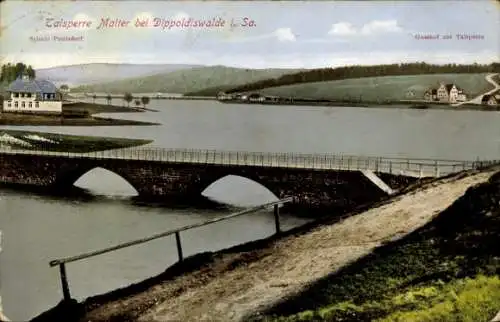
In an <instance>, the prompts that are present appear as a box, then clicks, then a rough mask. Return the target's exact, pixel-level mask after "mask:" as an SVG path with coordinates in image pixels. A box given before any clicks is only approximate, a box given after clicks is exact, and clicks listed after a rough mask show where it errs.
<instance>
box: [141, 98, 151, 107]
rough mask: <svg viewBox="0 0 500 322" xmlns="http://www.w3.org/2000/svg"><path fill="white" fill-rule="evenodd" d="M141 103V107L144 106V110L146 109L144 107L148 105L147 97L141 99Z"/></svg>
mask: <svg viewBox="0 0 500 322" xmlns="http://www.w3.org/2000/svg"><path fill="white" fill-rule="evenodd" d="M141 102H142V105H143V106H144V108H146V105H148V104H149V96H143V97H141Z"/></svg>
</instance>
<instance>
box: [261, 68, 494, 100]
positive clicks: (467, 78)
mask: <svg viewBox="0 0 500 322" xmlns="http://www.w3.org/2000/svg"><path fill="white" fill-rule="evenodd" d="M486 75H488V74H487V73H470V74H430V75H429V74H428V75H402V76H381V77H362V78H355V79H343V80H337V81H324V82H311V83H300V84H294V85H285V86H276V87H268V88H264V89H261V90H256V91H255V92H258V93H261V94H264V95H271V96H273V95H275V96H282V97H296V98H308V99H317V100H320V99H326V100H347V101H350V100H362V101H379V100H405V99H423V97H424V93H425V91H426V90H427V89H429V88H430V87H435V88H437V87H438V84H439V83H440V82H444V83H453V84H457V85H458V86H459V87H461V88H462V89H463V90H464V91H465V93H466V94H467V95H468V96H469V97H470V98H473V97H475V96H477V95H479V94H481V93H484V92H486V91H488V90H490V89H491V88H492V85H491V84H490V83H488V82H487V81H486V78H485V77H486ZM409 94H411V95H412V96H409Z"/></svg>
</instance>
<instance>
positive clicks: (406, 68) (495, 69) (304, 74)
mask: <svg viewBox="0 0 500 322" xmlns="http://www.w3.org/2000/svg"><path fill="white" fill-rule="evenodd" d="M457 73H460V74H463V73H500V63H492V64H469V65H460V64H446V65H435V64H427V63H424V62H421V63H404V64H389V65H373V66H361V65H354V66H345V67H336V68H318V69H310V70H305V71H300V72H297V73H292V74H286V75H283V76H280V77H277V78H271V79H264V80H260V81H256V82H253V83H248V84H245V85H240V86H236V87H227V86H224V87H212V88H207V89H204V90H201V91H196V92H191V93H186V94H184V95H198V96H216V95H217V93H219V92H221V91H223V92H225V93H237V92H248V91H255V90H260V89H264V88H268V87H275V86H284V85H293V84H301V83H312V82H325V81H335V80H342V79H349V78H363V77H376V76H403V75H423V74H457Z"/></svg>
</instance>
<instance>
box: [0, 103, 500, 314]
mask: <svg viewBox="0 0 500 322" xmlns="http://www.w3.org/2000/svg"><path fill="white" fill-rule="evenodd" d="M96 102H101V103H105V100H104V99H103V100H99V99H98V100H96ZM114 104H120V105H121V104H122V101H120V100H118V99H117V100H115V101H114ZM148 107H149V108H153V109H157V110H159V112H147V113H134V114H129V113H127V114H121V115H117V114H110V115H109V116H110V117H120V118H125V119H134V120H144V121H154V122H159V123H161V124H162V125H161V126H147V127H144V126H127V127H69V126H68V127H43V126H40V127H33V126H26V127H21V128H20V127H1V128H11V129H23V130H34V131H40V132H58V133H64V134H78V135H97V136H114V137H130V138H145V139H153V140H154V142H153V143H151V144H150V145H151V146H156V147H165V148H190V149H218V150H238V151H257V152H302V153H344V154H354V155H372V156H387V157H391V156H392V157H398V156H399V157H411V158H438V159H456V160H475V159H476V158H480V159H500V113H499V112H480V111H448V110H409V109H391V108H387V109H373V108H370V109H364V108H352V107H306V106H270V105H269V106H266V105H244V104H235V105H232V104H222V103H219V102H216V101H181V100H158V101H157V100H152V101H151V103H150V104H149V106H148ZM76 184H77V185H78V186H80V187H84V188H86V189H89V191H91V192H92V193H93V194H94V195H95V196H96V198H93V199H90V200H83V199H61V198H53V197H46V196H39V195H33V194H29V193H23V192H19V191H11V190H7V189H0V230H1V231H2V232H3V245H2V248H3V250H2V253H0V279H1V280H0V281H1V292H2V294H1V296H2V301H3V307H4V311H5V314H6V315H7V316H8V317H9V318H11V319H12V320H26V319H29V318H30V317H33V316H34V315H36V314H38V313H40V312H42V311H44V310H45V309H47V308H49V307H51V306H53V305H55V304H56V303H57V302H58V301H59V300H60V299H61V297H62V294H61V290H60V284H59V283H60V282H59V275H58V270H57V269H56V268H49V266H48V262H49V261H50V260H52V259H54V258H58V257H64V256H69V255H74V254H77V253H80V252H86V251H90V250H94V249H98V248H102V247H106V246H111V245H114V244H116V243H120V242H124V241H128V240H130V239H134V238H140V237H143V236H147V235H150V234H154V233H158V232H161V231H164V230H168V229H172V228H174V227H181V226H184V225H187V224H191V223H195V222H199V221H203V220H206V219H209V218H213V217H215V216H220V215H221V214H222V212H221V211H213V210H199V209H198V210H196V209H166V208H159V207H146V206H138V205H135V204H133V203H132V202H131V200H130V196H132V195H134V194H135V191H134V190H133V188H131V187H130V185H128V183H127V182H125V181H124V180H123V179H122V178H120V177H118V176H116V175H115V174H113V173H111V172H108V171H106V170H103V169H95V170H92V171H91V172H89V173H87V174H86V175H84V176H83V177H82V178H80V179H79V181H77V183H76ZM205 194H206V195H208V196H210V197H211V198H214V199H217V200H219V201H223V202H227V203H230V204H233V205H237V206H249V205H254V204H259V203H263V202H266V201H270V200H274V199H275V196H273V195H272V194H271V193H270V192H269V191H267V190H266V189H265V188H264V187H262V186H259V185H257V184H256V183H254V182H251V181H249V180H245V179H243V178H239V177H226V178H223V179H221V180H219V181H217V182H216V183H214V184H213V185H212V186H210V187H209V188H207V190H206V191H205ZM283 219H284V222H283V226H284V228H285V229H289V228H291V227H293V226H297V225H300V224H303V223H304V220H303V219H299V218H294V217H291V216H287V217H284V218H283ZM273 229H274V226H273V217H272V214H271V212H261V213H257V214H253V215H249V216H243V217H239V218H237V219H234V220H230V221H227V222H222V223H218V224H215V225H212V226H208V227H204V228H200V229H197V230H193V231H190V232H186V233H185V234H183V235H182V241H183V246H184V252H185V254H186V255H189V254H194V253H197V252H201V251H206V250H217V249H221V248H226V247H229V246H232V245H236V244H240V243H243V242H246V241H250V240H254V239H258V238H263V237H266V236H269V235H271V234H272V233H273ZM176 256H177V253H176V248H175V242H174V240H173V238H168V237H167V238H165V239H160V240H157V241H153V242H151V243H148V244H144V245H141V246H136V247H132V248H129V249H125V250H121V251H118V252H114V253H109V254H105V255H101V256H98V257H95V258H92V259H89V260H87V261H84V262H80V263H73V264H68V266H67V271H68V277H69V281H70V288H71V291H72V295H73V296H74V297H75V298H77V299H83V298H85V297H87V296H90V295H95V294H98V293H103V292H106V291H109V290H112V289H115V288H117V287H120V286H124V285H128V284H130V283H132V282H137V281H140V280H143V279H145V278H147V277H150V276H152V275H155V274H158V273H160V272H162V271H163V270H164V269H165V268H166V267H167V266H169V265H171V264H173V263H174V262H175V261H176V259H177V257H176Z"/></svg>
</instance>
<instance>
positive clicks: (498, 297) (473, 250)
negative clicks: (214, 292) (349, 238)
mask: <svg viewBox="0 0 500 322" xmlns="http://www.w3.org/2000/svg"><path fill="white" fill-rule="evenodd" d="M499 203H500V173H497V174H496V175H495V176H493V177H492V178H491V179H490V182H488V183H484V184H481V185H479V186H477V187H474V188H470V189H469V190H467V192H466V194H465V195H464V196H463V197H461V198H459V199H458V200H457V201H455V203H453V204H452V205H451V206H450V207H449V208H448V209H446V210H445V211H443V212H442V213H441V214H439V216H438V217H437V218H436V219H434V220H433V221H432V222H430V223H429V224H427V225H425V226H424V227H422V228H421V229H418V230H417V231H415V232H413V233H411V234H410V235H407V236H406V237H404V238H403V239H401V240H399V241H395V242H392V243H389V244H386V245H385V246H382V247H381V248H378V249H377V250H375V251H374V252H373V253H372V254H370V255H368V256H366V257H365V258H362V259H360V260H358V261H357V262H354V263H352V264H351V265H349V266H347V267H346V268H344V269H342V270H341V271H340V272H332V274H331V275H330V276H327V277H325V278H324V279H322V280H319V281H318V282H317V283H315V284H313V285H311V286H310V287H309V288H308V289H306V290H305V291H304V292H303V293H301V294H298V295H297V296H296V297H293V298H291V299H289V300H288V301H285V302H283V303H280V304H279V305H277V306H275V307H274V308H271V309H270V310H268V311H267V312H264V313H263V315H261V317H260V318H255V319H254V320H261V321H289V322H291V321H352V322H354V321H387V322H389V321H393V322H395V321H401V322H406V321H426V322H433V321H461V322H487V321H490V320H491V319H492V318H493V316H495V314H496V313H497V312H498V310H500V279H499V274H500V247H499V243H500V238H499V236H500V235H499V233H500V207H498V204H499Z"/></svg>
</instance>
